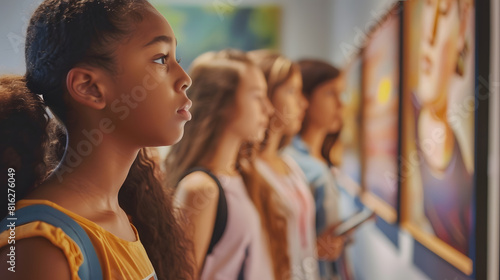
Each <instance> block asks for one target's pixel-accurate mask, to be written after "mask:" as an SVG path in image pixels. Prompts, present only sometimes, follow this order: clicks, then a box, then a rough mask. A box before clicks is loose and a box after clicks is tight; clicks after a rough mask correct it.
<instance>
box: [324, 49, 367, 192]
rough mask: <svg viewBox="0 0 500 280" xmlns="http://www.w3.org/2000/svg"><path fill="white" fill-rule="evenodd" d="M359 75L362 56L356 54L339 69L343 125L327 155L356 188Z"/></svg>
mask: <svg viewBox="0 0 500 280" xmlns="http://www.w3.org/2000/svg"><path fill="white" fill-rule="evenodd" d="M361 73H362V60H361V53H358V54H357V55H355V56H353V59H351V60H350V62H349V63H348V65H347V66H345V67H344V69H342V78H343V81H344V90H343V92H342V93H341V95H340V100H341V102H342V120H343V125H342V130H341V133H340V135H339V140H338V141H337V142H336V143H335V145H334V146H333V148H332V151H331V153H330V157H331V158H332V162H333V163H334V164H335V165H336V166H338V167H339V168H340V170H341V171H342V173H343V174H345V175H346V176H348V177H349V178H350V179H352V180H353V181H354V182H355V184H356V185H357V186H356V187H357V188H359V186H360V185H361V184H362V176H361V170H362V152H361V139H362V136H361V129H360V128H361V110H362V109H361V106H362V104H361V85H362V84H361Z"/></svg>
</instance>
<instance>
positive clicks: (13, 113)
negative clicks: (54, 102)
mask: <svg viewBox="0 0 500 280" xmlns="http://www.w3.org/2000/svg"><path fill="white" fill-rule="evenodd" d="M0 103H1V104H2V106H0V131H1V132H2V137H0V166H1V169H0V170H1V174H0V177H1V178H2V182H7V174H8V171H7V170H8V169H9V168H13V169H14V170H15V175H16V176H15V179H16V183H15V185H16V188H15V191H16V193H15V194H16V198H19V197H24V196H26V194H27V193H28V192H29V191H30V190H31V189H32V188H33V186H36V185H38V184H40V183H41V181H42V180H43V179H45V177H46V175H47V166H46V163H45V160H44V155H45V148H46V146H47V145H48V135H47V133H46V132H45V130H46V128H47V125H48V122H49V118H48V115H47V112H46V111H45V109H44V106H43V101H42V100H41V99H40V98H39V97H38V96H36V95H34V94H31V93H30V92H29V90H28V88H26V81H25V79H24V77H22V76H2V77H0ZM5 187H6V185H5ZM5 193H7V192H5ZM4 205H5V207H4ZM6 215H7V200H5V199H2V207H1V208H0V217H5V216H6Z"/></svg>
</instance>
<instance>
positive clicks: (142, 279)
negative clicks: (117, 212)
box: [0, 199, 156, 280]
mask: <svg viewBox="0 0 500 280" xmlns="http://www.w3.org/2000/svg"><path fill="white" fill-rule="evenodd" d="M32 204H44V205H49V206H51V207H53V208H55V209H57V210H59V211H61V212H63V213H65V214H66V215H68V216H70V217H71V218H72V219H74V220H75V221H76V222H77V223H78V224H79V225H80V226H81V227H82V228H83V229H84V230H85V232H87V234H88V236H89V238H90V240H91V241H92V244H93V245H94V248H95V251H96V253H97V256H98V257H99V262H100V264H101V269H102V272H103V279H134V280H136V279H137V280H153V279H156V274H155V271H154V268H153V265H152V264H151V261H150V260H149V258H148V255H147V253H146V250H145V249H144V246H142V243H141V241H140V239H139V235H138V233H137V229H136V228H135V227H134V226H133V225H132V224H131V226H132V228H133V230H134V232H135V236H136V241H133V242H130V241H126V240H123V239H121V238H118V237H117V236H115V235H113V234H112V233H110V232H108V231H106V230H105V229H104V228H102V227H101V226H99V225H97V224H96V223H94V222H92V221H90V220H87V219H85V218H83V217H82V216H79V215H77V214H75V213H73V212H70V211H68V210H66V209H64V208H63V207H61V206H59V205H57V204H55V203H53V202H50V201H48V200H32V199H25V200H20V201H19V202H18V203H17V205H16V209H20V208H22V207H25V206H28V205H32ZM9 233H10V232H9V231H8V230H6V231H3V232H2V233H1V234H0V247H3V246H5V245H8V244H7V240H8V236H9ZM30 237H44V238H46V239H48V240H49V241H50V242H51V243H52V244H54V245H55V246H57V247H59V248H60V249H61V250H62V251H63V253H64V255H65V256H66V259H67V260H68V263H69V267H70V270H71V279H72V280H77V279H80V277H78V268H79V267H80V265H81V264H82V261H83V256H82V253H81V251H80V248H79V247H78V245H76V243H74V242H73V240H71V238H69V237H68V236H67V235H66V234H65V233H64V232H63V231H62V230H61V229H60V228H56V227H54V226H52V225H50V224H47V223H44V222H31V223H27V224H24V225H21V226H17V227H16V240H20V239H22V238H30Z"/></svg>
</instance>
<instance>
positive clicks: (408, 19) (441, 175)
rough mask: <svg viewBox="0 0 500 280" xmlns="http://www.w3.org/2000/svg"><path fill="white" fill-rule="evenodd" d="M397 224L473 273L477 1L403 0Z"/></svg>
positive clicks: (430, 247)
mask: <svg viewBox="0 0 500 280" xmlns="http://www.w3.org/2000/svg"><path fill="white" fill-rule="evenodd" d="M405 11H406V12H405V28H404V33H405V40H404V46H405V48H404V49H405V50H404V52H405V53H404V62H403V63H404V65H405V66H404V69H405V70H404V72H405V75H404V98H403V112H404V115H403V121H404V122H403V126H402V128H403V130H402V137H403V143H404V146H403V150H402V159H403V160H402V162H401V182H402V185H403V187H402V189H403V191H402V202H401V203H402V206H403V208H402V220H401V221H402V225H403V227H405V228H407V229H408V230H409V231H410V232H411V233H412V234H413V235H414V236H415V238H416V240H417V241H419V242H421V243H422V244H423V245H425V246H426V247H428V248H429V249H430V250H432V251H434V252H435V253H436V254H438V255H440V256H441V257H442V258H444V259H445V260H447V261H448V262H450V263H451V264H453V265H455V266H456V267H457V268H458V269H460V270H461V271H462V272H464V273H466V274H468V275H470V274H471V273H472V270H473V263H472V258H471V256H472V254H473V251H474V240H473V229H474V225H475V219H474V210H473V208H474V203H473V201H474V135H475V132H474V111H475V103H474V102H475V98H474V81H475V70H474V68H475V66H474V65H475V64H474V46H475V38H474V2H473V1H472V0H463V1H437V0H435V1H434V0H431V1H423V0H410V1H407V3H405Z"/></svg>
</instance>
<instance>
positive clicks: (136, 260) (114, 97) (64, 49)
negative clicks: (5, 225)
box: [0, 0, 191, 279]
mask: <svg viewBox="0 0 500 280" xmlns="http://www.w3.org/2000/svg"><path fill="white" fill-rule="evenodd" d="M175 47H176V44H175V37H174V34H173V31H172V28H171V27H170V25H169V24H168V22H167V21H166V20H165V18H163V17H162V16H161V15H160V14H159V13H158V12H157V11H156V10H155V9H154V8H153V7H152V6H151V5H150V4H149V3H148V2H147V1H132V0H123V1H112V0H107V1H106V0H101V1H83V0H81V1H77V0H69V1H68V0H65V1H62V0H59V1H58V0H50V1H49V0H47V1H44V2H43V3H42V4H41V5H40V6H39V7H38V9H37V10H36V11H35V13H34V15H33V16H32V18H31V20H30V24H29V27H28V34H27V38H26V76H25V83H26V86H27V88H28V89H29V91H30V92H27V91H22V92H21V94H22V95H24V96H32V95H33V96H34V94H39V95H42V96H43V100H44V103H45V104H46V105H47V106H48V108H49V109H50V110H51V112H52V113H53V114H54V115H55V116H57V118H58V119H59V120H60V121H61V123H63V124H64V126H65V127H66V131H67V143H66V146H65V153H64V157H63V159H62V161H61V162H60V164H59V166H58V167H57V169H56V170H54V172H53V173H52V174H51V176H50V177H49V178H48V179H47V180H45V181H44V182H43V183H42V184H41V185H37V184H36V183H37V182H39V181H40V178H41V176H42V177H43V172H42V170H39V169H38V168H35V169H34V170H35V171H34V172H33V171H32V173H33V174H32V175H33V176H34V177H35V180H33V184H32V185H33V187H32V188H31V189H30V191H29V193H28V195H27V196H26V197H19V196H17V197H16V198H17V200H18V201H17V205H16V208H17V209H19V208H22V207H24V206H27V205H32V204H45V205H49V206H51V207H53V208H56V209H58V210H60V211H62V212H64V213H65V214H67V215H68V216H70V217H71V218H73V219H74V220H75V221H76V222H78V224H79V225H80V226H82V228H84V229H85V231H86V233H87V234H88V236H89V238H90V240H91V241H92V244H93V246H94V248H95V250H96V252H97V255H98V258H99V261H100V264H101V267H102V273H103V276H104V279H153V278H155V279H156V277H158V279H191V268H190V264H189V243H188V242H187V241H186V239H185V238H184V237H183V230H182V228H181V227H180V225H179V224H178V223H177V221H176V219H175V218H174V214H173V207H172V202H171V198H170V196H169V195H166V194H165V193H164V192H163V190H162V187H161V184H160V182H159V181H158V180H157V179H156V178H155V176H154V171H153V170H154V164H153V162H152V161H151V160H150V159H149V157H148V156H147V154H146V153H145V152H144V151H143V150H142V148H144V147H147V146H158V145H171V144H174V143H175V142H177V141H178V140H179V139H180V138H181V137H182V134H183V127H184V124H185V123H186V121H188V120H189V118H190V115H189V112H188V109H189V107H190V106H191V101H190V100H189V99H188V98H187V96H186V93H185V91H186V89H187V88H188V87H189V86H190V84H191V80H190V78H189V76H188V75H187V74H186V73H185V72H184V71H183V70H182V68H181V67H180V66H179V64H178V63H177V62H176V61H175V51H176V48H175ZM18 89H20V90H22V88H14V90H12V91H11V92H8V91H7V96H6V100H10V99H11V98H14V97H12V96H13V95H14V94H15V92H17V91H18ZM24 96H23V97H20V99H24V98H27V97H24ZM36 102H40V101H36ZM2 104H3V105H2V108H20V107H11V106H17V105H15V104H14V103H5V104H4V103H2ZM24 105H26V107H28V108H29V105H28V104H24ZM25 111H29V110H28V109H26V110H25ZM11 116H12V115H10V116H9V115H6V116H5V117H6V118H7V119H9V118H10V117H11ZM27 116H29V117H30V118H32V120H33V122H40V123H42V124H40V125H39V127H40V128H42V127H43V126H44V124H43V119H44V118H46V116H43V117H42V116H41V115H40V114H38V115H27ZM2 117H3V116H2ZM39 133H40V132H39ZM41 136H42V137H43V133H42V134H41ZM13 137H15V134H14V135H13ZM37 145H38V146H37V149H38V148H39V147H40V148H43V146H42V145H43V139H40V142H38V144H37ZM56 146H57V145H56ZM59 146H61V147H63V146H62V145H59ZM2 153H3V151H2ZM9 153H10V155H13V156H14V157H16V156H17V157H18V158H20V162H16V164H20V165H21V167H26V168H19V169H18V170H19V171H21V170H28V171H29V168H27V167H29V166H30V164H33V162H35V163H36V165H38V166H42V165H40V158H39V156H37V158H33V157H31V158H30V157H28V158H25V157H23V156H24V154H25V151H24V150H22V147H15V146H14V148H13V149H11V150H10V152H9ZM16 153H17V155H16ZM38 154H39V153H38ZM55 154H58V153H55ZM2 156H5V154H2ZM25 160H26V161H25ZM30 160H32V162H30ZM4 163H5V162H4ZM7 164H9V163H7ZM2 167H3V166H2ZM32 170H33V169H32ZM28 171H26V172H28ZM2 172H4V171H3V170H2ZM16 176H18V177H19V178H21V177H23V176H24V174H22V173H17V174H16ZM26 187H31V186H30V184H27V185H26ZM19 199H22V200H20V201H19ZM2 210H3V209H2ZM3 214H4V213H3ZM132 223H133V224H134V225H135V226H136V227H137V229H136V228H135V227H134V226H133V225H132ZM7 235H8V232H3V233H2V234H1V235H0V237H1V238H0V246H4V247H2V249H1V250H0V251H1V252H0V255H1V256H2V258H4V256H6V254H7V247H8V246H5V245H6V243H7ZM15 246H16V256H17V258H16V272H15V273H12V272H10V271H8V270H7V269H2V270H1V272H0V274H1V278H3V279H77V278H78V275H77V271H78V266H79V264H80V263H81V253H80V250H78V248H77V247H75V246H74V244H73V242H72V241H71V239H69V238H68V237H67V236H66V235H65V234H64V233H63V232H61V231H60V230H58V229H56V228H54V227H53V226H50V225H48V224H45V223H43V222H32V223H29V224H25V225H22V226H19V227H16V244H15ZM33 252H36V253H33ZM148 256H149V258H148ZM2 263H4V264H5V262H4V260H3V259H2ZM7 273H8V275H7Z"/></svg>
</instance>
